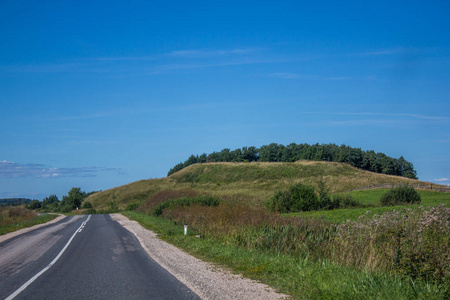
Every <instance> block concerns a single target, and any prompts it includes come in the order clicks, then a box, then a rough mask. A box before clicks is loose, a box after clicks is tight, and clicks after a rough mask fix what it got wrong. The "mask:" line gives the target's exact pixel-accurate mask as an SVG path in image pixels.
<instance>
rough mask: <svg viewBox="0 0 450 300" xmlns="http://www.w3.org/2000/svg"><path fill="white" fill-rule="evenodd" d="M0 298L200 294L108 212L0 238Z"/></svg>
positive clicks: (187, 296)
mask: <svg viewBox="0 0 450 300" xmlns="http://www.w3.org/2000/svg"><path fill="white" fill-rule="evenodd" d="M168 255H170V254H169V253H168ZM0 299H110V300H111V299H199V297H198V296H197V295H196V294H195V293H194V292H192V291H191V290H190V289H189V288H187V287H186V286H185V285H183V284H182V283H181V282H179V281H178V280H177V279H176V278H175V277H173V276H172V275H171V274H170V273H169V272H167V271H166V270H165V269H163V268H162V267H161V266H159V265H158V264H157V263H156V262H155V261H154V260H152V259H151V258H150V257H149V256H148V254H147V253H146V252H145V250H144V249H143V248H142V247H141V246H140V244H139V242H138V240H137V239H136V238H135V237H134V235H133V234H131V233H130V232H129V231H127V230H126V229H125V228H123V227H122V226H121V225H120V224H119V223H118V222H115V221H113V220H112V219H111V217H110V216H109V215H91V216H86V215H84V216H70V217H66V218H64V219H63V220H61V221H59V222H57V223H54V224H50V225H47V226H44V227H41V228H38V229H35V230H32V231H29V232H27V233H24V234H22V235H19V236H17V237H14V238H11V239H9V240H6V241H4V242H2V243H0Z"/></svg>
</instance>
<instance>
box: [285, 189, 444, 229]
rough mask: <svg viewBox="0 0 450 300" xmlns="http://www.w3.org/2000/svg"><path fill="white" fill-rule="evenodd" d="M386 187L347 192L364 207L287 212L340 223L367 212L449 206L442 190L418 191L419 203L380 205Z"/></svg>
mask: <svg viewBox="0 0 450 300" xmlns="http://www.w3.org/2000/svg"><path fill="white" fill-rule="evenodd" d="M387 191H388V190H387V189H375V190H364V191H353V192H349V193H348V194H350V195H352V196H353V198H354V199H355V200H356V201H358V202H360V203H362V204H363V205H366V206H368V207H364V208H346V209H337V210H328V211H310V212H300V213H295V214H288V215H290V216H293V215H295V216H308V217H313V218H320V219H323V220H325V221H328V222H332V223H342V222H346V221H347V220H350V221H353V220H356V219H358V218H359V217H360V216H361V215H365V214H367V215H368V216H372V215H374V214H377V215H380V214H383V213H385V212H388V211H393V210H394V209H395V210H397V211H401V210H403V209H405V208H417V207H419V206H424V207H429V206H438V205H440V204H444V205H446V206H450V193H442V192H431V191H419V194H420V196H421V197H422V202H421V203H420V204H414V205H397V206H384V207H381V206H379V205H380V198H381V196H382V195H383V194H384V193H385V192H387Z"/></svg>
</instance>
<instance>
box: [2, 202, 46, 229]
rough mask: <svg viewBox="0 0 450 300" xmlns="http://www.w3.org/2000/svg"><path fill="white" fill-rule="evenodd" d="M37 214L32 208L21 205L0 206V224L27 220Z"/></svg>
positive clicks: (4, 224)
mask: <svg viewBox="0 0 450 300" xmlns="http://www.w3.org/2000/svg"><path fill="white" fill-rule="evenodd" d="M36 216H37V214H36V212H35V211H33V210H29V209H26V208H24V207H22V206H8V207H0V226H6V225H10V224H13V223H19V222H23V221H28V220H31V219H33V218H35V217H36Z"/></svg>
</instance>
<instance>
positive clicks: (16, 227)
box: [0, 215, 58, 235]
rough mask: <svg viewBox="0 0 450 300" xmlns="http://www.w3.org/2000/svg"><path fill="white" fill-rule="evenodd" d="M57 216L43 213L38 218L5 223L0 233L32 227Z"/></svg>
mask: <svg viewBox="0 0 450 300" xmlns="http://www.w3.org/2000/svg"><path fill="white" fill-rule="evenodd" d="M56 217H58V215H42V216H37V217H36V218H34V219H32V220H27V221H21V222H17V223H14V224H8V225H3V226H0V235H3V234H7V233H10V232H13V231H16V230H19V229H23V228H27V227H32V226H34V225H38V224H42V223H46V222H49V221H51V220H53V219H55V218H56Z"/></svg>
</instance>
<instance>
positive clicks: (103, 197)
mask: <svg viewBox="0 0 450 300" xmlns="http://www.w3.org/2000/svg"><path fill="white" fill-rule="evenodd" d="M320 180H323V181H324V182H325V183H326V185H327V187H328V188H329V191H330V192H332V193H335V192H345V191H349V190H351V189H355V188H358V187H362V186H367V185H377V184H385V183H394V184H399V183H409V184H417V183H418V181H417V180H412V179H407V178H405V177H399V176H390V175H384V174H379V173H373V172H369V171H364V170H361V169H357V168H355V167H352V166H350V165H349V164H345V163H336V162H321V161H303V160H302V161H297V162H294V163H265V162H252V163H205V164H195V165H191V166H189V167H187V168H184V169H182V170H181V171H179V172H177V173H174V174H172V175H171V176H169V177H166V178H161V179H149V180H141V181H137V182H133V183H130V184H127V185H124V186H120V187H117V188H113V189H110V190H107V191H103V192H98V193H95V194H93V195H91V196H89V197H88V198H87V201H89V202H91V203H92V205H93V206H94V208H96V209H99V208H100V209H101V208H106V209H107V208H109V202H110V201H111V200H114V201H115V202H116V204H117V205H118V206H119V208H121V209H122V208H125V207H126V206H127V205H128V204H131V203H143V202H144V201H145V200H147V199H149V198H151V197H152V196H153V195H155V194H156V193H158V192H163V191H192V192H195V193H199V194H208V195H212V196H216V197H220V198H223V199H228V200H230V201H245V202H251V203H252V204H255V205H259V204H261V203H262V201H264V200H265V199H267V198H268V197H270V196H271V195H272V194H273V193H274V192H275V191H277V190H280V189H284V188H286V187H288V186H289V185H291V184H295V183H304V184H309V185H314V186H316V185H317V182H318V181H320Z"/></svg>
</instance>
